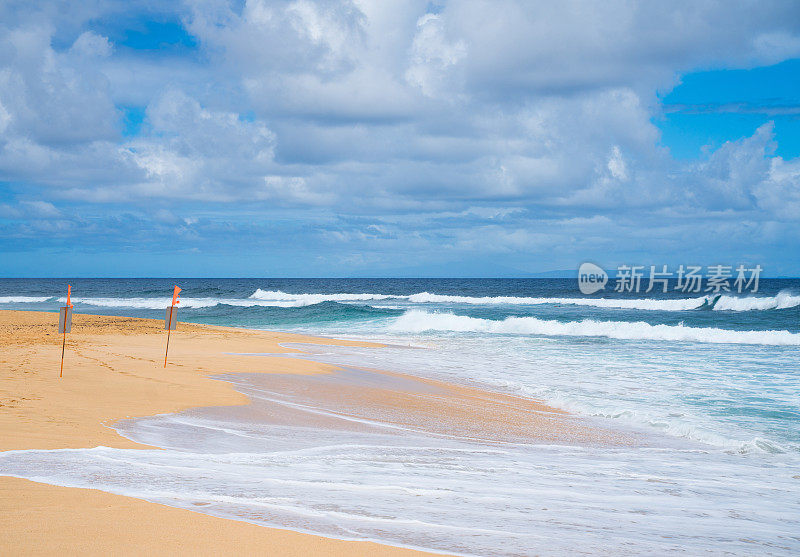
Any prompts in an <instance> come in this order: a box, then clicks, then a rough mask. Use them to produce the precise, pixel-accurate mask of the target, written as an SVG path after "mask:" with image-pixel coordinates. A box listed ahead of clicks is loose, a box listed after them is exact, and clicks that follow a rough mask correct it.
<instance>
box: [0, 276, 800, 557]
mask: <svg viewBox="0 0 800 557" xmlns="http://www.w3.org/2000/svg"><path fill="white" fill-rule="evenodd" d="M66 282H69V283H70V284H72V296H73V297H72V300H73V303H74V305H75V312H78V313H94V314H109V315H128V316H137V317H152V318H158V319H163V314H164V308H165V307H166V306H167V305H168V303H169V300H170V297H171V289H172V285H173V284H174V283H177V284H178V285H179V286H180V287H181V288H182V289H183V292H182V293H181V300H182V301H181V304H180V310H179V320H180V321H183V322H194V323H208V324H218V325H229V326H236V327H247V328H256V329H267V330H277V331H287V332H297V333H308V334H313V335H322V336H329V337H336V338H346V339H362V340H371V341H379V342H382V343H385V344H386V345H387V346H386V347H382V348H354V347H332V346H313V345H309V346H303V347H302V348H303V349H304V350H306V354H304V355H300V356H287V357H303V358H308V359H312V360H315V361H321V362H327V363H332V364H336V365H338V366H340V367H341V368H343V369H344V370H346V374H344V375H343V377H348V375H347V374H350V375H349V376H351V377H355V376H356V375H357V374H358V373H359V372H360V371H359V370H362V369H370V368H377V369H383V370H388V371H395V372H402V373H407V374H411V375H416V376H421V377H428V378H434V379H441V380H446V381H450V382H454V383H459V384H465V385H472V386H479V387H482V388H485V389H490V390H494V391H500V392H504V393H510V394H515V395H522V396H526V397H531V398H535V399H538V400H542V401H544V402H546V403H548V404H550V405H552V406H554V407H557V408H561V409H565V410H568V411H570V412H572V413H574V414H576V415H578V416H583V417H584V418H585V419H586V420H588V421H589V422H590V423H592V424H596V425H600V426H603V427H606V428H611V429H613V430H615V431H622V432H630V433H631V434H634V435H636V436H639V437H641V438H646V439H647V443H646V446H639V447H618V446H608V447H603V446H580V445H569V444H562V445H555V444H525V443H516V444H515V443H498V444H491V443H485V442H479V441H476V440H474V439H468V438H460V437H458V436H455V435H454V436H448V435H432V434H430V433H428V432H425V431H423V430H421V429H414V428H405V429H398V428H390V427H388V425H387V424H386V423H385V421H382V419H381V416H378V415H375V416H370V415H366V416H359V417H358V419H359V420H361V421H362V422H363V423H364V424H367V425H368V426H369V427H368V428H366V429H363V428H362V429H358V430H352V429H348V428H342V429H340V430H334V431H324V432H320V431H313V430H310V429H309V428H304V427H299V426H297V427H295V426H293V425H292V424H291V423H288V424H287V423H281V424H280V425H276V424H272V423H268V422H263V423H261V422H259V421H258V420H256V419H246V418H243V417H242V415H241V414H236V413H232V412H226V411H220V410H219V409H195V410H190V411H187V412H184V413H180V414H175V415H165V416H155V417H150V418H142V419H137V420H130V421H125V422H121V423H119V424H117V425H116V428H117V429H118V430H119V431H120V433H122V434H123V435H125V436H127V437H130V438H132V439H134V440H137V441H141V442H144V443H149V444H154V445H158V446H160V447H163V448H164V449H166V450H163V451H149V450H145V451H136V450H122V449H111V448H106V447H97V448H91V449H79V450H57V451H10V452H6V453H0V474H5V475H15V476H19V477H25V478H29V479H34V480H37V481H44V482H48V483H52V484H57V485H66V486H76V487H94V488H97V489H102V490H105V491H109V492H112V493H120V494H125V495H131V496H135V497H140V498H143V499H147V500H151V501H157V502H161V503H166V504H169V505H173V506H177V507H184V508H190V509H193V510H197V511H201V512H207V513H209V514H214V515H217V516H225V517H229V518H236V519H239V520H246V521H249V522H255V523H259V524H266V525H271V526H277V527H282V528H290V529H294V530H299V531H305V532H313V533H319V534H323V535H327V536H333V537H339V538H345V539H371V540H375V541H379V542H383V543H389V544H393V545H399V546H406V547H418V548H425V549H429V550H437V551H444V552H451V553H457V554H464V555H487V554H492V555H528V554H553V555H562V554H570V555H572V554H590V553H597V552H601V553H612V554H641V553H649V554H661V553H667V552H679V553H685V554H691V555H696V554H707V555H726V554H737V555H738V554H759V555H791V554H797V553H800V496H798V494H800V280H797V279H762V280H761V283H760V288H759V291H758V292H757V293H754V294H746V295H745V294H732V293H725V292H723V293H722V295H721V296H719V297H717V296H714V295H711V294H706V293H694V294H686V293H683V292H679V291H675V290H674V289H672V288H674V284H670V288H671V289H670V291H669V292H668V293H666V294H665V293H661V292H650V293H644V292H640V293H626V294H619V293H614V292H604V293H598V294H595V295H592V296H584V295H582V294H581V293H580V292H579V290H578V285H577V281H576V280H574V279H180V280H177V281H171V280H166V279H70V280H66V279H59V280H50V279H3V280H0V309H25V310H40V311H54V310H55V309H56V308H57V307H58V306H59V305H62V304H63V302H64V294H65V291H66ZM254 357H258V356H254ZM220 380H225V381H230V382H232V383H233V384H234V386H235V387H236V388H237V389H239V390H241V391H242V392H244V393H246V394H248V395H249V396H250V397H251V399H252V400H253V405H254V407H256V408H257V407H258V405H259V404H260V401H262V402H264V403H266V402H267V401H268V402H270V403H271V404H274V403H275V402H276V401H277V402H278V403H280V404H283V405H285V406H286V407H287V408H293V409H295V410H297V409H300V410H303V411H313V412H316V413H320V414H324V415H327V416H341V415H342V414H343V410H342V408H344V406H339V407H325V406H320V403H319V402H318V401H311V400H309V399H308V398H305V395H304V394H303V393H302V392H292V393H286V392H279V391H276V390H274V389H272V390H271V389H270V387H269V385H268V384H265V383H264V382H263V381H262V380H260V379H259V377H258V376H254V375H246V374H245V375H241V376H236V375H226V376H222V377H220ZM342 380H344V379H342ZM345 402H346V401H342V405H344V404H345ZM254 415H256V416H257V415H258V413H257V412H255V413H254Z"/></svg>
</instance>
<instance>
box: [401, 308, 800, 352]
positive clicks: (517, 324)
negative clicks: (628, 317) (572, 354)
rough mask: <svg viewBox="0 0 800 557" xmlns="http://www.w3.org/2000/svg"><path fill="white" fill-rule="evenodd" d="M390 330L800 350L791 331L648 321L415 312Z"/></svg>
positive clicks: (797, 338) (799, 341) (799, 335)
mask: <svg viewBox="0 0 800 557" xmlns="http://www.w3.org/2000/svg"><path fill="white" fill-rule="evenodd" d="M390 330H393V331H395V332H403V333H423V332H428V331H445V332H459V333H465V332H478V333H490V334H515V335H541V336H570V337H606V338H614V339H622V340H663V341H673V342H705V343H714V344H763V345H773V346H800V333H790V332H789V331H733V330H729V329H719V328H716V327H688V326H686V325H682V324H681V325H651V324H649V323H645V322H644V321H634V322H630V321H595V320H592V319H584V320H582V321H568V322H562V321H554V320H546V319H538V318H536V317H507V318H505V319H503V320H492V319H480V318H477V317H468V316H466V315H455V314H452V313H429V312H427V311H422V310H411V311H408V312H406V313H405V314H403V315H401V316H400V317H398V318H397V319H396V320H395V321H394V323H392V324H391V325H390Z"/></svg>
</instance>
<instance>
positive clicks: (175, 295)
mask: <svg viewBox="0 0 800 557" xmlns="http://www.w3.org/2000/svg"><path fill="white" fill-rule="evenodd" d="M180 292H181V289H180V288H178V285H177V284H176V285H175V288H173V290H172V305H171V306H170V307H169V318H167V348H166V350H164V367H165V368H166V367H167V354H169V336H170V333H171V332H172V314H173V313H174V311H175V304H179V303H181V301H180V300H179V299H178V295H179V294H180Z"/></svg>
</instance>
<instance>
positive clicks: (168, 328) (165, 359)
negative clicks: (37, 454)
mask: <svg viewBox="0 0 800 557" xmlns="http://www.w3.org/2000/svg"><path fill="white" fill-rule="evenodd" d="M173 309H175V306H170V308H169V323H168V324H167V349H166V350H165V351H164V367H165V368H166V367H167V354H168V353H169V334H170V333H171V332H172V310H173Z"/></svg>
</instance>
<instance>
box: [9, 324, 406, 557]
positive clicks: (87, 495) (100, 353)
mask: <svg viewBox="0 0 800 557" xmlns="http://www.w3.org/2000/svg"><path fill="white" fill-rule="evenodd" d="M56 323H57V315H55V314H52V313H44V312H14V311H3V312H0V346H2V351H1V352H0V354H1V355H0V367H1V368H2V370H3V372H2V378H0V431H1V432H2V434H0V450H3V451H8V450H15V449H34V448H39V449H57V448H71V447H94V446H98V445H103V446H108V447H127V448H131V447H137V446H138V447H143V446H142V445H138V444H137V443H134V442H133V441H130V440H128V439H126V438H124V437H122V436H120V435H118V434H117V433H116V432H115V431H114V430H113V429H111V428H110V427H108V426H109V425H110V424H112V423H113V422H114V421H115V420H117V419H120V418H126V417H133V416H145V415H150V414H160V413H166V412H176V411H179V410H182V409H185V408H188V407H191V406H198V405H236V404H246V403H247V398H246V397H245V396H244V395H242V394H239V393H237V392H236V391H234V390H233V389H232V388H231V386H230V385H229V384H227V383H223V382H220V381H213V380H210V379H208V375H210V374H213V373H220V372H270V371H272V372H282V373H298V374H300V373H325V372H328V371H330V367H329V366H325V365H322V364H314V363H310V362H304V361H297V360H288V359H280V360H279V361H277V362H275V361H273V362H270V361H268V360H267V359H263V358H262V359H254V358H252V357H243V356H242V357H237V356H230V355H226V354H225V353H226V352H236V351H241V352H253V351H260V352H285V351H286V349H283V348H281V347H280V346H279V343H281V342H289V341H292V342H320V343H324V342H326V341H325V340H324V339H312V338H304V337H297V336H293V335H286V334H278V333H261V332H250V331H241V330H235V329H227V328H222V327H207V326H199V325H188V324H181V325H180V327H179V329H178V330H177V331H175V332H173V338H172V342H171V347H170V352H171V354H170V363H169V365H168V367H167V369H166V370H164V369H163V368H162V366H161V364H160V362H159V360H160V358H162V357H163V349H164V340H165V338H164V331H163V323H160V322H158V321H153V320H145V319H132V318H117V317H99V316H91V315H75V317H74V321H73V329H72V330H73V332H72V333H71V334H69V335H68V336H67V354H66V358H65V364H64V378H63V379H61V380H59V378H58V367H59V359H60V356H61V336H60V335H58V334H57V329H56ZM0 531H1V532H2V537H1V539H0V549H1V550H2V551H0V552H2V553H3V554H4V555H23V554H24V555H31V554H50V555H52V554H55V553H64V552H66V553H69V554H78V553H80V554H93V555H100V554H109V553H113V554H117V555H123V554H131V555H132V554H138V555H141V554H173V555H174V554H209V555H210V554H223V553H227V554H231V553H234V554H254V553H274V554H282V555H312V554H316V555H398V556H399V555H411V554H419V552H415V551H410V550H405V549H398V548H393V547H388V546H379V545H377V544H374V543H369V542H347V541H340V540H333V539H327V538H322V537H319V536H312V535H307V534H300V533H295V532H291V531H286V530H278V529H271V528H265V527H262V526H256V525H252V524H247V523H244V522H238V521H233V520H225V519H220V518H215V517H211V516H207V515H203V514H200V513H195V512H191V511H186V510H181V509H174V508H170V507H166V506H164V505H158V504H154V503H148V502H145V501H139V500H136V499H132V498H129V497H122V496H118V495H112V494H108V493H103V492H100V491H95V490H85V489H70V488H63V487H55V486H50V485H45V484H38V483H34V482H30V481H27V480H22V479H17V478H9V477H2V478H0Z"/></svg>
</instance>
